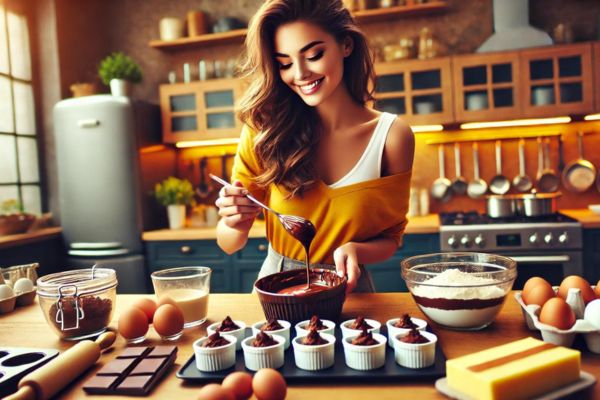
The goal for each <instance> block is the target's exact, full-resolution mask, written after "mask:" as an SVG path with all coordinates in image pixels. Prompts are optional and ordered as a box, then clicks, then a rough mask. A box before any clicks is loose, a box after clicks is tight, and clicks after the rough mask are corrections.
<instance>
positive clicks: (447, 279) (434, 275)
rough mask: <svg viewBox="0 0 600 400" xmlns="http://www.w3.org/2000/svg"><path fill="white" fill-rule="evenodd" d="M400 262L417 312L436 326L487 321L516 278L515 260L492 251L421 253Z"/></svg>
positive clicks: (470, 326) (464, 326)
mask: <svg viewBox="0 0 600 400" xmlns="http://www.w3.org/2000/svg"><path fill="white" fill-rule="evenodd" d="M401 265H402V277H403V278H404V280H405V281H406V285H407V287H408V290H409V291H410V293H411V294H412V296H413V299H414V300H415V302H416V303H417V305H418V306H419V308H420V309H421V311H423V313H424V314H425V315H426V316H427V317H428V318H429V319H431V320H432V321H434V322H436V323H437V324H438V325H440V326H443V327H446V328H450V329H459V330H478V329H483V328H485V327H486V326H488V325H489V324H491V323H492V322H493V321H494V319H495V318H496V315H498V313H499V312H500V309H501V308H502V305H503V304H504V300H505V299H506V295H507V294H508V292H510V290H511V289H512V286H513V283H514V281H515V278H516V277H517V263H516V262H515V261H514V260H513V259H511V258H508V257H503V256H498V255H495V254H485V253H439V254H425V255H420V256H415V257H409V258H406V259H404V260H402V262H401Z"/></svg>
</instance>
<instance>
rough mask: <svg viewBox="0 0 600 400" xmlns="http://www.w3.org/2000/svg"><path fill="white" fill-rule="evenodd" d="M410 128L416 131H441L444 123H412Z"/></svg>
mask: <svg viewBox="0 0 600 400" xmlns="http://www.w3.org/2000/svg"><path fill="white" fill-rule="evenodd" d="M410 128H411V129H412V131H413V132H414V133H423V132H440V131H443V130H444V126H443V125H411V126H410Z"/></svg>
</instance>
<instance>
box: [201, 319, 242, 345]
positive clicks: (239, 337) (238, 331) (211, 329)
mask: <svg viewBox="0 0 600 400" xmlns="http://www.w3.org/2000/svg"><path fill="white" fill-rule="evenodd" d="M233 322H234V323H235V324H236V325H237V326H239V327H240V329H236V330H234V331H226V332H219V333H220V334H222V335H231V336H234V337H235V338H236V339H237V342H236V343H235V349H236V350H241V348H242V340H244V339H245V338H246V323H245V322H244V321H233ZM219 326H221V321H219V322H215V323H213V324H210V325H209V326H208V327H207V328H206V333H207V335H208V336H210V335H212V334H213V333H215V332H216V331H217V328H218V327H219Z"/></svg>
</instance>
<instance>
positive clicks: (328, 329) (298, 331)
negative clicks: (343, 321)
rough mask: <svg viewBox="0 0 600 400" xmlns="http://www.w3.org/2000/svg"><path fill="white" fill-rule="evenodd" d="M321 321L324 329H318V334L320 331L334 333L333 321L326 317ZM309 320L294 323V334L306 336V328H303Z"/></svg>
mask: <svg viewBox="0 0 600 400" xmlns="http://www.w3.org/2000/svg"><path fill="white" fill-rule="evenodd" d="M321 321H322V322H323V325H325V326H326V328H325V329H321V330H319V331H318V332H319V334H321V333H326V334H328V335H335V322H333V321H330V320H328V319H322V320H321ZM309 322H310V320H308V319H307V320H305V321H300V322H298V323H297V324H296V326H295V328H296V336H306V335H308V332H309V331H308V330H307V329H305V328H304V327H305V326H306V325H308V323H309Z"/></svg>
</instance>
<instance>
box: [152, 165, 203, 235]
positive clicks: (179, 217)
mask: <svg viewBox="0 0 600 400" xmlns="http://www.w3.org/2000/svg"><path fill="white" fill-rule="evenodd" d="M154 196H155V197H156V199H157V200H158V202H159V203H160V204H162V205H163V206H165V207H167V215H168V217H169V228H170V229H181V228H183V227H184V226H185V206H188V205H194V204H195V201H194V189H193V188H192V184H191V183H190V181H188V180H187V179H178V178H175V177H173V176H170V177H168V178H167V179H165V180H164V181H162V182H160V183H157V184H156V186H155V187H154Z"/></svg>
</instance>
